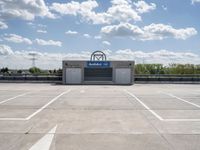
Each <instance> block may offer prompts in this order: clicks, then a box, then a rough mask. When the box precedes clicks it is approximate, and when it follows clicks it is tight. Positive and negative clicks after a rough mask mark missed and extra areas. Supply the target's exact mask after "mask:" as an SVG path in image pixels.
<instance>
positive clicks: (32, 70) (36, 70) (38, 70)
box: [29, 67, 42, 74]
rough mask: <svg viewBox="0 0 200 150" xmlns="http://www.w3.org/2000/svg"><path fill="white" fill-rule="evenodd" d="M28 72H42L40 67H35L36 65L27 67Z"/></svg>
mask: <svg viewBox="0 0 200 150" xmlns="http://www.w3.org/2000/svg"><path fill="white" fill-rule="evenodd" d="M29 72H30V73H32V74H39V73H42V71H41V69H40V68H37V67H32V68H30V69H29Z"/></svg>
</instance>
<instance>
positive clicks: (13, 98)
mask: <svg viewBox="0 0 200 150" xmlns="http://www.w3.org/2000/svg"><path fill="white" fill-rule="evenodd" d="M29 93H30V92H26V93H24V94H20V95H17V96H15V97H11V98H9V99H6V100H3V101H1V102H0V104H3V103H5V102H8V101H11V100H13V99H16V98H18V97H22V96H25V95H27V94H29Z"/></svg>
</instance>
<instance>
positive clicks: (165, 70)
mask: <svg viewBox="0 0 200 150" xmlns="http://www.w3.org/2000/svg"><path fill="white" fill-rule="evenodd" d="M135 73H136V74H177V75H181V74H200V65H194V64H169V65H168V66H164V65H162V64H137V65H135Z"/></svg>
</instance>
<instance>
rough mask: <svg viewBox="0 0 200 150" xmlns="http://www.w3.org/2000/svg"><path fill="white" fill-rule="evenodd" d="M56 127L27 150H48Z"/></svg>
mask: <svg viewBox="0 0 200 150" xmlns="http://www.w3.org/2000/svg"><path fill="white" fill-rule="evenodd" d="M56 128H57V125H56V126H55V127H54V128H52V129H51V130H50V131H49V132H48V133H47V134H46V135H45V136H43V137H42V138H41V139H40V140H39V141H37V143H35V144H34V145H33V146H32V147H31V148H30V149H29V150H49V148H50V146H51V143H52V141H53V137H54V135H55V133H56Z"/></svg>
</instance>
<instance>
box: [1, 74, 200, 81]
mask: <svg viewBox="0 0 200 150" xmlns="http://www.w3.org/2000/svg"><path fill="white" fill-rule="evenodd" d="M134 79H135V81H136V82H137V83H141V82H200V74H195V75H169V74H168V75H161V74H155V75H146V74H145V75H142V74H140V75H138V74H136V75H135V76H134ZM6 81H8V82H50V83H51V82H61V81H62V75H60V74H0V82H6Z"/></svg>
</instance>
